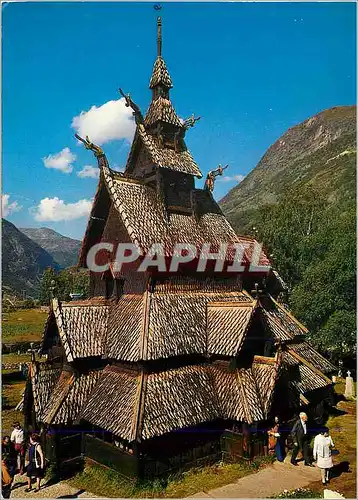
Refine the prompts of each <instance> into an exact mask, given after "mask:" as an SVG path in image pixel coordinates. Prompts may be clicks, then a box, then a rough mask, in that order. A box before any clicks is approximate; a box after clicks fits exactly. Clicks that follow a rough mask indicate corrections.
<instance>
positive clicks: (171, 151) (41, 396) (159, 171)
mask: <svg viewBox="0 0 358 500" xmlns="http://www.w3.org/2000/svg"><path fill="white" fill-rule="evenodd" d="M157 42H158V56H157V59H156V62H155V64H154V68H153V74H152V77H151V81H150V88H151V89H152V92H153V98H152V102H151V104H150V106H149V109H148V112H147V114H146V117H145V118H144V120H142V121H141V120H140V119H138V115H137V117H136V119H137V129H136V133H135V138H134V141H133V144H132V149H131V152H130V155H129V157H128V162H127V166H126V170H125V172H124V174H120V173H118V172H114V171H113V170H111V169H110V167H109V165H108V162H107V159H106V156H105V155H104V153H103V152H102V151H101V149H100V148H98V147H96V146H94V145H93V144H91V143H90V142H89V140H88V141H84V142H85V144H86V147H88V148H89V149H93V150H94V151H95V154H96V157H97V160H98V166H99V169H100V179H99V184H98V188H97V193H96V195H95V200H94V203H93V208H92V212H91V216H90V219H89V222H88V226H87V230H86V234H85V237H84V241H83V245H82V249H81V255H80V265H82V266H85V265H86V255H87V253H88V250H89V248H90V247H91V246H92V245H93V244H94V243H97V242H99V241H106V240H115V241H119V242H127V243H129V242H132V243H134V244H135V245H136V246H137V247H138V248H139V249H140V250H141V251H142V253H143V254H145V253H147V252H148V250H149V249H150V247H151V246H152V244H153V243H163V244H164V255H165V256H166V257H170V256H172V255H173V253H174V247H175V245H176V244H177V243H191V244H192V245H195V246H196V248H197V250H198V251H200V250H201V248H202V246H203V244H204V243H210V244H211V251H212V252H214V251H218V250H219V248H220V245H221V244H223V243H226V244H228V248H229V253H228V255H227V260H228V261H231V260H233V257H234V252H235V245H236V244H238V243H243V244H247V243H249V244H250V245H251V247H250V248H248V249H246V250H245V254H244V259H245V263H246V264H247V265H248V264H249V262H250V261H251V257H252V252H253V245H254V244H255V243H257V242H256V240H254V239H252V238H246V237H242V236H237V235H236V233H235V232H234V230H233V228H232V227H231V225H230V224H229V222H228V221H227V219H226V218H225V216H224V214H223V213H222V211H221V209H220V208H219V206H218V205H217V203H216V202H215V200H214V199H213V197H212V195H211V193H210V192H209V191H206V190H200V189H195V188H194V182H193V177H194V176H197V177H200V176H201V172H200V170H199V168H198V166H197V165H196V163H195V162H194V160H193V159H192V157H191V155H190V153H189V151H188V150H187V148H186V145H185V144H184V142H183V137H184V134H185V130H186V129H185V126H184V124H183V122H182V120H180V119H179V118H178V116H177V114H176V113H175V110H174V108H173V106H172V104H171V101H170V97H169V90H170V88H171V87H172V81H171V78H170V75H169V73H168V70H167V68H166V65H165V62H164V60H163V58H162V54H161V23H160V22H158V37H157ZM127 99H128V102H129V98H128V96H127ZM132 105H133V102H132ZM161 134H163V136H161ZM179 135H180V137H181V142H180V147H179V148H178V147H177V146H178V144H176V147H173V140H174V139H176V138H177V137H178V136H179ZM173 138H174V139H173ZM140 162H142V164H144V167H145V168H147V167H148V165H149V166H150V168H151V169H152V172H151V171H149V172H148V171H147V172H146V173H143V175H142V173H141V172H140V170H139V169H136V168H137V166H138V163H140ZM144 167H143V168H144ZM144 170H145V169H144ZM168 171H172V172H169V174H170V175H168ZM152 174H153V175H152ZM154 174H155V175H154ZM168 179H169V180H168ZM183 179H184V180H183ZM176 182H177V184H176ZM172 185H174V186H175V187H178V186H179V187H180V189H181V190H182V191H183V196H184V197H185V198H186V200H190V203H189V204H187V205H186V206H185V207H184V208H185V210H184V209H183V207H179V208H181V210H179V209H178V207H175V206H174V209H173V206H172V205H170V204H168V202H167V199H166V197H167V194H168V193H167V192H166V191H165V190H166V189H168V191H169V190H170V189H171V186H172ZM168 186H169V187H168ZM183 186H184V187H183ZM180 189H178V191H180ZM185 190H186V191H185ZM174 198H175V197H174ZM183 205H185V204H183ZM188 205H189V208H188ZM269 264H270V263H269V260H268V258H267V256H266V255H265V253H264V252H262V251H261V253H260V258H259V265H265V266H269ZM185 272H186V273H187V275H183V276H169V277H163V276H159V275H154V274H153V273H151V272H149V271H148V272H146V273H139V272H135V271H129V270H126V271H125V272H121V273H117V272H116V271H115V270H114V269H113V268H112V267H111V268H110V273H112V276H113V278H115V279H118V278H121V280H123V279H124V285H123V290H122V292H121V293H120V294H119V295H118V296H116V297H112V299H111V300H106V299H104V298H103V297H96V296H94V297H92V298H91V299H88V300H83V301H76V302H75V301H73V302H71V303H68V304H66V303H60V301H58V300H57V299H56V298H55V299H53V300H52V304H51V311H50V314H49V318H48V321H47V323H46V327H45V332H44V338H43V344H42V352H43V353H48V352H50V351H51V350H52V351H51V352H52V355H53V352H54V351H53V349H54V346H56V348H57V349H61V348H59V346H58V344H59V343H60V344H61V346H62V348H63V354H64V358H65V360H64V363H63V365H62V366H61V367H59V368H57V367H56V368H55V367H51V366H50V367H49V366H46V365H45V366H43V365H41V366H38V365H37V364H36V363H34V364H33V365H32V369H31V386H32V392H33V396H34V406H35V412H36V416H37V420H38V421H39V422H42V423H45V424H47V425H57V424H58V425H60V424H62V425H64V424H74V423H76V422H77V423H79V422H80V421H81V420H86V421H87V422H89V423H91V424H93V425H95V426H97V427H100V428H102V429H104V430H107V431H109V432H112V433H113V434H115V435H116V436H118V437H121V438H123V439H126V440H128V441H142V440H146V439H150V438H153V437H155V436H160V435H163V434H166V433H168V432H171V431H174V430H178V429H182V428H185V427H192V426H195V425H197V424H199V423H203V422H207V421H212V420H216V419H226V420H234V421H241V422H247V423H252V422H258V421H262V420H265V419H267V418H268V416H269V414H270V411H271V401H272V398H273V394H274V389H275V387H276V386H278V385H280V384H281V385H282V384H283V385H285V386H286V388H287V387H288V388H289V394H290V396H289V397H290V400H291V404H293V406H294V407H295V408H297V407H298V406H299V404H301V403H302V401H303V402H307V401H309V398H310V397H311V395H312V394H313V393H314V391H317V390H321V389H324V388H327V387H330V380H329V379H328V378H327V377H326V375H325V374H324V373H323V372H325V373H329V372H330V371H333V370H334V369H335V367H334V366H333V365H331V363H329V362H328V361H327V360H325V359H324V358H323V357H322V356H321V355H320V354H319V353H318V352H316V351H315V350H314V349H313V348H312V347H311V346H310V345H309V343H308V342H307V341H306V340H305V336H306V334H307V329H306V328H305V327H304V326H303V325H301V324H300V323H299V322H298V321H297V320H296V319H295V318H294V317H293V316H292V314H291V313H290V312H289V311H288V310H286V309H285V308H284V307H283V306H282V305H281V304H279V303H277V302H276V300H275V299H274V298H273V297H271V296H270V295H269V294H267V293H265V292H263V293H262V292H260V293H259V291H258V290H257V291H256V295H255V297H252V296H251V295H250V294H249V293H247V292H246V291H245V290H243V288H242V282H243V278H242V277H241V276H238V275H236V276H234V277H231V278H228V277H226V278H223V277H222V276H221V277H220V278H219V277H218V276H217V275H214V276H210V277H209V276H205V274H203V275H200V274H196V275H195V277H193V276H192V272H191V271H190V270H189V269H186V270H185ZM94 294H95V293H94ZM253 340H254V342H253ZM265 342H269V343H270V342H271V343H272V346H273V347H274V350H275V355H274V356H272V357H267V356H261V355H260V356H259V355H257V352H253V347H252V346H253V345H255V346H260V347H258V349H259V348H260V352H262V350H263V345H264V343H265ZM242 353H245V354H244V355H243V356H240V354H242ZM243 358H245V359H244V360H243ZM51 359H52V360H53V362H54V363H56V362H57V363H58V362H59V360H60V359H62V358H61V356H58V357H57V358H56V356H52V358H51ZM56 360H57V361H56ZM84 360H85V361H86V362H85V363H84V362H83V361H84ZM84 367H86V368H84ZM300 402H301V403H300Z"/></svg>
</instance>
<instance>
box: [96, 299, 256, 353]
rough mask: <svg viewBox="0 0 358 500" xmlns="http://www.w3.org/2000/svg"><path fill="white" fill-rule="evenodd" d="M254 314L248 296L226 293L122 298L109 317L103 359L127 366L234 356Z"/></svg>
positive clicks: (252, 302) (253, 307)
mask: <svg viewBox="0 0 358 500" xmlns="http://www.w3.org/2000/svg"><path fill="white" fill-rule="evenodd" d="M211 304H213V307H211ZM228 306H229V307H228ZM254 309H255V302H254V301H253V300H252V299H251V298H250V297H249V296H248V295H246V294H245V293H243V292H239V291H237V292H228V291H225V289H224V290H222V291H220V290H219V289H217V290H216V291H215V292H213V291H208V292H205V291H203V290H197V291H194V290H192V291H190V290H189V291H187V292H184V291H180V290H172V291H171V292H170V291H167V290H165V289H159V290H158V291H157V290H156V289H154V291H153V292H149V291H148V292H146V293H145V294H144V295H137V296H136V295H123V296H122V297H121V298H120V299H119V301H118V303H117V304H116V305H114V306H113V309H112V311H111V313H110V319H109V322H108V335H107V339H106V344H107V348H106V356H108V357H109V358H110V359H116V360H119V361H120V360H123V361H131V362H135V361H139V360H152V359H160V358H169V357H172V356H179V355H188V354H204V355H206V354H221V355H230V356H235V355H236V354H237V353H238V352H239V350H240V348H241V345H242V342H243V340H244V338H245V334H246V331H247V327H248V324H249V320H250V318H251V316H252V313H253V311H254ZM228 314H229V316H228ZM232 314H233V315H234V316H235V322H234V324H232V323H231V319H232V318H231V316H232ZM218 316H220V317H218ZM213 322H216V327H215V328H214V325H213Z"/></svg>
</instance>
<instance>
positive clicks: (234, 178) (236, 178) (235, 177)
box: [218, 175, 245, 182]
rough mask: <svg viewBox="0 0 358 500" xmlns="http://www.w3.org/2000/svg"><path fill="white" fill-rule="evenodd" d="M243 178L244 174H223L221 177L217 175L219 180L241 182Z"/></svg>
mask: <svg viewBox="0 0 358 500" xmlns="http://www.w3.org/2000/svg"><path fill="white" fill-rule="evenodd" d="M243 179H245V176H244V175H233V176H229V175H224V176H223V177H218V181H219V182H232V181H236V182H241V181H242V180H243Z"/></svg>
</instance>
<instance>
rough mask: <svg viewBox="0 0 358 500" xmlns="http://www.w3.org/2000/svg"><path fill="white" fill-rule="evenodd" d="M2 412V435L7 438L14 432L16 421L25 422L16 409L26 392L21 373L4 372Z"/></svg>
mask: <svg viewBox="0 0 358 500" xmlns="http://www.w3.org/2000/svg"><path fill="white" fill-rule="evenodd" d="M1 373H2V405H1V406H2V411H1V435H2V436H6V435H7V434H10V433H11V431H12V424H13V422H14V421H16V420H18V421H19V422H22V421H23V415H22V413H21V412H19V411H16V410H15V407H16V406H17V404H18V403H19V402H20V400H21V397H22V393H23V392H24V390H25V381H24V380H21V378H20V377H19V372H14V371H11V370H2V371H1Z"/></svg>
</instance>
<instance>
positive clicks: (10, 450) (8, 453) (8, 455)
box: [1, 436, 17, 479]
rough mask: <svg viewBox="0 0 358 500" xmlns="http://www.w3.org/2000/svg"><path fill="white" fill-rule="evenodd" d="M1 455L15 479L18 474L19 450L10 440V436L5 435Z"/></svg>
mask: <svg viewBox="0 0 358 500" xmlns="http://www.w3.org/2000/svg"><path fill="white" fill-rule="evenodd" d="M1 455H2V456H1V458H2V460H3V461H4V462H5V465H6V467H7V470H8V471H9V474H10V476H11V477H12V479H13V478H14V476H15V474H16V461H17V452H16V451H15V447H14V444H13V443H12V442H11V441H10V436H4V438H3V440H2V445H1Z"/></svg>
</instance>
